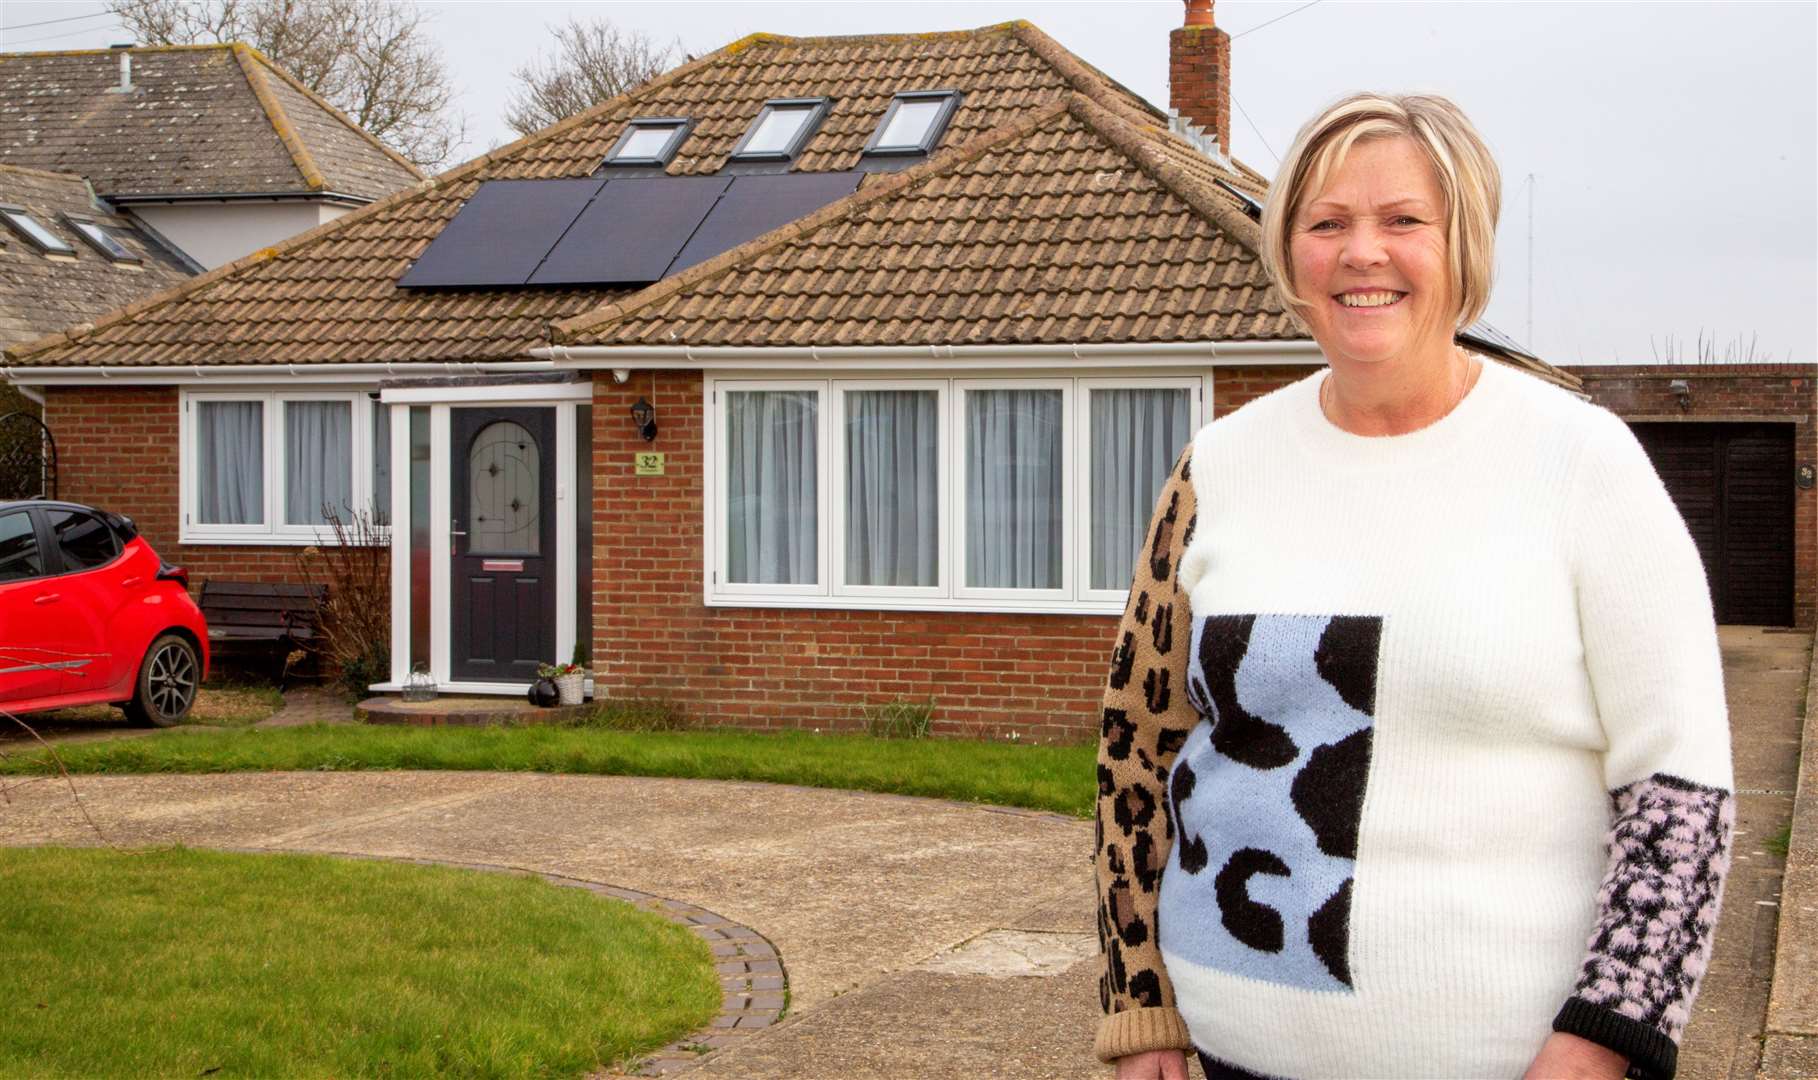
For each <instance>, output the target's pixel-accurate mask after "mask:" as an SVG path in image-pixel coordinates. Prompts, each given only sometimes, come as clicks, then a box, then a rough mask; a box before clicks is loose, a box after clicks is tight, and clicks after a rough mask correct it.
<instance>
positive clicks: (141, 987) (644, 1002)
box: [0, 848, 720, 1077]
mask: <svg viewBox="0 0 1818 1080" xmlns="http://www.w3.org/2000/svg"><path fill="white" fill-rule="evenodd" d="M0 894H4V895H5V896H6V897H7V902H6V904H5V905H4V908H0V956H5V957H7V962H6V963H5V964H0V1001H3V1002H5V1003H6V1004H5V1006H4V1007H5V1009H6V1011H7V1012H8V1013H9V1019H8V1020H7V1022H6V1023H3V1024H0V1074H3V1075H9V1076H15V1075H32V1076H45V1075H55V1076H219V1077H228V1076H371V1075H375V1074H383V1075H388V1076H442V1075H458V1076H533V1075H534V1076H544V1075H571V1076H572V1075H581V1074H582V1073H585V1072H587V1071H589V1070H591V1069H594V1068H597V1067H598V1066H600V1065H603V1064H611V1063H613V1062H619V1061H623V1060H625V1059H628V1058H631V1057H635V1056H638V1055H640V1054H643V1053H646V1052H648V1051H649V1050H651V1049H654V1048H656V1047H658V1046H661V1045H663V1044H664V1043H667V1042H669V1041H670V1040H672V1039H675V1038H678V1037H680V1036H681V1035H683V1034H685V1033H687V1032H688V1031H691V1030H694V1029H695V1028H698V1027H700V1026H701V1025H703V1024H705V1023H706V1022H707V1020H708V1019H710V1018H711V1017H712V1016H713V1014H714V1013H715V1012H716V1011H717V1009H718V1007H719V1003H720V989H719V983H718V979H717V976H716V975H715V974H714V970H713V962H712V957H711V956H710V954H709V952H708V949H707V946H706V944H705V943H704V942H702V941H701V940H699V939H698V938H696V937H695V936H694V935H692V934H690V933H688V932H687V931H685V930H683V929H682V928H681V927H679V926H675V925H673V924H671V923H669V922H667V921H666V920H663V919H661V918H659V917H657V916H655V915H652V914H649V913H648V912H643V911H639V910H637V909H636V908H634V907H632V906H631V905H629V904H623V903H619V902H617V901H611V900H605V899H602V898H600V897H598V896H595V895H593V894H591V893H586V892H583V891H581V890H578V889H568V888H559V887H557V886H554V885H551V884H549V883H547V882H545V881H542V880H540V879H534V878H520V877H514V876H509V875H504V874H484V873H475V872H471V871H461V870H455V869H450V868H446V867H426V866H407V865H398V864H392V863H380V862H356V861H349V860H341V859H331V858H324V857H318V856H300V855H235V854H226V853H220V852H210V851H194V850H188V849H183V848H169V849H157V850H145V851H115V850H108V849H84V850H75V849H67V848H27V849H12V850H0ZM71 897H80V898H81V900H80V902H77V903H72V902H71Z"/></svg>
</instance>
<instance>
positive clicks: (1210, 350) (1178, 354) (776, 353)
mask: <svg viewBox="0 0 1818 1080" xmlns="http://www.w3.org/2000/svg"><path fill="white" fill-rule="evenodd" d="M530 355H532V356H534V357H536V358H537V359H539V360H546V361H549V362H551V363H553V364H554V366H555V367H556V368H557V369H558V370H568V369H577V370H589V369H599V368H614V369H620V370H623V369H627V368H634V367H635V368H639V369H642V370H645V371H661V370H666V369H688V370H698V369H719V370H753V369H763V368H791V367H795V368H800V367H839V368H846V369H859V370H863V369H870V368H880V369H881V368H893V369H906V368H926V367H929V366H931V365H932V366H937V367H940V368H943V369H959V368H1036V367H1040V368H1054V367H1094V368H1101V367H1203V366H1205V365H1207V364H1212V363H1217V364H1220V365H1237V364H1245V365H1259V364H1318V363H1323V362H1324V357H1323V355H1322V354H1321V353H1320V351H1319V346H1318V345H1316V344H1314V343H1313V342H1312V341H1227V342H1212V341H1167V342H1157V343H1154V344H1147V345H1138V344H1115V345H866V346H831V347H828V346H814V345H809V346H792V347H787V348H752V347H746V346H736V345H707V346H699V345H694V346H691V345H545V346H539V347H537V348H534V349H531V350H530Z"/></svg>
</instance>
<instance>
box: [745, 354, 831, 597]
mask: <svg viewBox="0 0 1818 1080" xmlns="http://www.w3.org/2000/svg"><path fill="white" fill-rule="evenodd" d="M819 405H820V396H819V395H818V394H817V393H815V392H814V391H812V390H755V391H733V392H730V393H728V394H727V395H726V440H727V479H726V548H727V559H726V570H727V577H728V579H729V580H730V581H734V582H739V583H744V584H763V585H812V584H814V583H815V582H816V581H817V580H818V572H817V563H818V560H817V558H816V553H817V547H816V541H817V537H818V532H817V530H818V528H819V521H818V520H817V518H818V516H819V509H818V508H819V505H820V501H819V500H820V491H819V481H818V473H817V470H818V469H819V467H820V463H819V461H818V458H817V454H816V444H815V435H816V431H817V428H816V423H817V419H818V416H817V414H818V412H819Z"/></svg>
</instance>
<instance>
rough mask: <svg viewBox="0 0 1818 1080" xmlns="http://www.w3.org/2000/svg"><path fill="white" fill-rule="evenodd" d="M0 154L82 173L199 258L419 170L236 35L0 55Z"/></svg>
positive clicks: (269, 239) (369, 195)
mask: <svg viewBox="0 0 1818 1080" xmlns="http://www.w3.org/2000/svg"><path fill="white" fill-rule="evenodd" d="M0 165H21V166H25V167H28V168H34V169H43V170H46V171H50V172H58V173H74V174H77V175H80V176H82V177H85V178H86V179H87V180H88V182H89V184H90V185H91V186H92V187H93V189H94V191H95V193H96V194H97V195H98V196H100V197H101V198H102V199H104V200H106V202H107V204H108V205H109V206H110V207H112V208H113V210H114V211H115V212H117V213H119V214H122V215H124V216H127V217H130V218H132V219H133V220H134V221H135V223H136V224H137V226H138V227H139V228H140V229H142V230H145V231H147V232H150V233H152V234H153V235H155V236H157V237H158V238H159V239H160V240H161V241H162V242H163V243H164V245H165V246H166V247H168V248H171V249H173V250H176V251H178V252H180V253H181V254H182V255H183V256H184V257H185V258H187V259H189V260H190V261H191V262H192V263H193V264H194V265H195V267H196V268H197V269H211V268H213V267H216V266H220V265H221V264H223V263H226V262H229V261H231V260H233V259H237V258H240V257H241V256H244V255H248V254H250V253H252V252H255V251H258V250H260V249H262V248H265V247H268V246H270V245H272V244H274V243H277V242H278V241H280V240H283V239H284V238H286V237H289V236H292V235H295V234H296V233H299V232H302V231H304V230H306V229H310V228H314V227H315V226H317V225H320V224H322V223H324V222H327V221H332V220H334V219H335V218H337V217H340V216H341V215H342V214H345V213H347V212H348V211H349V210H352V209H354V208H355V207H359V206H364V205H366V204H367V203H370V202H372V201H373V200H374V199H378V198H381V197H383V196H385V195H388V194H390V193H392V192H394V191H397V190H399V189H400V188H404V187H409V186H411V185H413V184H416V183H417V182H418V181H420V180H422V179H423V174H422V172H421V171H419V170H418V169H417V168H416V166H414V165H412V164H411V163H410V162H409V161H407V160H405V159H404V158H402V157H400V156H399V155H398V154H397V153H395V152H394V151H392V150H391V149H390V148H388V147H386V146H385V145H384V144H383V143H381V142H379V140H377V139H375V138H373V137H372V136H371V135H369V134H367V133H366V132H365V131H363V130H361V129H360V128H359V127H357V126H355V124H354V123H353V121H351V120H349V119H348V118H347V117H346V116H344V115H343V114H342V113H341V112H340V111H339V110H337V109H335V108H334V107H333V106H332V105H330V104H328V102H326V101H324V100H322V98H320V97H319V96H317V95H316V94H314V93H313V92H311V91H310V90H309V89H307V88H306V87H304V86H303V84H302V83H300V82H298V81H297V80H296V79H295V78H293V77H292V76H291V75H290V74H289V73H288V72H286V71H284V70H283V69H282V68H280V67H278V66H277V65H275V64H273V63H272V62H271V61H270V60H268V59H266V58H265V56H264V55H263V54H261V53H260V52H259V51H258V50H257V49H253V48H250V47H248V46H246V45H242V44H227V45H162V46H138V47H120V48H114V49H89V50H82V51H74V52H27V53H0ZM53 329H61V327H55V326H46V327H44V328H43V332H46V333H48V332H50V331H51V330H53Z"/></svg>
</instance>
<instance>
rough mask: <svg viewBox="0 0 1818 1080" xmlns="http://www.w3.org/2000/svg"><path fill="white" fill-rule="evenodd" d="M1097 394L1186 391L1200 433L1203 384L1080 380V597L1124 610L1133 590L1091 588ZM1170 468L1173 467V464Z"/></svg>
mask: <svg viewBox="0 0 1818 1080" xmlns="http://www.w3.org/2000/svg"><path fill="white" fill-rule="evenodd" d="M1094 390H1185V391H1187V410H1188V412H1187V430H1188V431H1189V432H1193V431H1198V430H1199V429H1200V425H1201V424H1203V423H1205V420H1204V419H1203V415H1204V392H1203V390H1204V380H1202V379H1199V378H1195V377H1191V376H1185V377H1162V376H1157V377H1146V378H1133V379H1132V378H1126V379H1112V378H1089V379H1080V380H1079V399H1078V402H1077V408H1078V416H1077V420H1076V423H1077V426H1076V427H1075V428H1074V430H1075V431H1077V432H1078V433H1079V438H1078V440H1077V445H1076V450H1077V451H1078V455H1077V458H1076V460H1077V462H1078V468H1079V500H1080V501H1079V508H1080V509H1079V512H1078V513H1076V514H1074V515H1073V517H1074V521H1075V526H1076V528H1077V534H1076V536H1075V538H1074V542H1075V544H1076V545H1077V546H1076V547H1075V550H1076V551H1078V552H1079V558H1078V559H1077V560H1075V561H1076V562H1077V563H1078V569H1079V597H1080V599H1082V600H1087V601H1097V602H1101V603H1108V604H1116V605H1118V610H1119V611H1122V610H1123V603H1124V601H1125V600H1126V599H1127V598H1128V597H1129V592H1130V587H1129V585H1127V584H1126V585H1125V586H1123V587H1122V588H1118V589H1094V588H1093V587H1092V391H1094ZM1169 464H1172V462H1170V463H1169Z"/></svg>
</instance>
